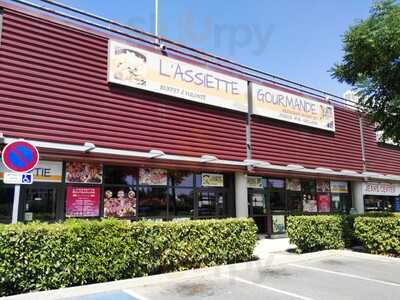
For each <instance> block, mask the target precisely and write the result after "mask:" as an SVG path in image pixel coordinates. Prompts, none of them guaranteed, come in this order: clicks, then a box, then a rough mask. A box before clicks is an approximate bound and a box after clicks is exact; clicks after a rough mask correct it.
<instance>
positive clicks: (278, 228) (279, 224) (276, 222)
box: [272, 215, 286, 233]
mask: <svg viewBox="0 0 400 300" xmlns="http://www.w3.org/2000/svg"><path fill="white" fill-rule="evenodd" d="M272 231H273V233H285V231H286V227H285V216H284V215H274V216H272Z"/></svg>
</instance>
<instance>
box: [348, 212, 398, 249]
mask: <svg viewBox="0 0 400 300" xmlns="http://www.w3.org/2000/svg"><path fill="white" fill-rule="evenodd" d="M354 235H355V237H356V238H357V239H358V240H359V241H360V242H361V243H362V244H363V246H364V247H365V248H366V249H367V250H368V251H369V252H371V253H374V254H391V255H396V256H399V255H400V217H399V216H387V217H376V216H375V217H370V216H363V217H361V216H359V217H357V218H356V219H355V220H354Z"/></svg>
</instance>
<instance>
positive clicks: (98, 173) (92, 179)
mask: <svg viewBox="0 0 400 300" xmlns="http://www.w3.org/2000/svg"><path fill="white" fill-rule="evenodd" d="M65 182H67V183H90V184H101V183H102V182H103V166H102V165H101V164H99V163H88V162H77V161H73V162H67V163H66V165H65Z"/></svg>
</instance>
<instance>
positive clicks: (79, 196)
mask: <svg viewBox="0 0 400 300" xmlns="http://www.w3.org/2000/svg"><path fill="white" fill-rule="evenodd" d="M65 206H66V212H65V215H66V216H67V217H98V216H99V212H100V187H82V186H68V187H67V199H66V205H65Z"/></svg>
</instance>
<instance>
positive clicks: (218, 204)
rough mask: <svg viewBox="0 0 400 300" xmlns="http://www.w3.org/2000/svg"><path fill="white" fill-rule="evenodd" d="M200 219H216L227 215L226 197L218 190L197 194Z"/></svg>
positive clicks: (203, 191)
mask: <svg viewBox="0 0 400 300" xmlns="http://www.w3.org/2000/svg"><path fill="white" fill-rule="evenodd" d="M197 200H198V202H197V206H198V215H199V217H215V216H224V215H225V201H226V195H225V193H223V192H219V191H216V190H212V189H210V190H202V191H199V192H198V194H197Z"/></svg>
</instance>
